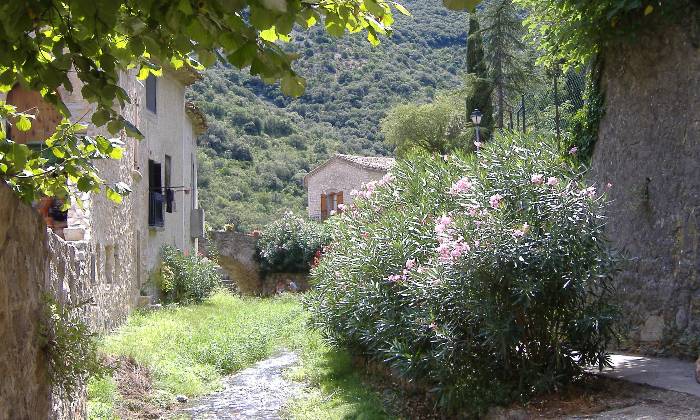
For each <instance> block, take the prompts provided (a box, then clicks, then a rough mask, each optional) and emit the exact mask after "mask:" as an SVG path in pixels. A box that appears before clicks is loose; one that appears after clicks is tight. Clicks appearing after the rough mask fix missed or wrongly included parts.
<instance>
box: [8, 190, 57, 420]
mask: <svg viewBox="0 0 700 420" xmlns="http://www.w3.org/2000/svg"><path fill="white" fill-rule="evenodd" d="M0 220H1V221H2V222H0V419H8V420H9V419H45V418H47V417H48V415H49V410H50V404H51V403H50V387H49V384H48V366H47V360H46V356H45V353H44V350H43V344H42V340H41V336H40V328H41V324H40V322H39V320H40V319H41V316H42V286H43V284H44V281H45V278H46V272H47V269H48V267H47V264H46V261H47V258H48V250H47V249H46V246H45V242H44V240H45V232H46V227H45V225H44V222H43V221H42V220H41V217H40V216H39V215H38V214H37V213H36V212H35V211H34V210H33V209H32V208H30V207H29V206H27V205H24V204H22V203H20V202H19V201H18V200H17V199H16V198H15V196H14V194H13V193H12V191H11V190H10V189H9V188H7V186H5V185H4V184H3V183H0Z"/></svg>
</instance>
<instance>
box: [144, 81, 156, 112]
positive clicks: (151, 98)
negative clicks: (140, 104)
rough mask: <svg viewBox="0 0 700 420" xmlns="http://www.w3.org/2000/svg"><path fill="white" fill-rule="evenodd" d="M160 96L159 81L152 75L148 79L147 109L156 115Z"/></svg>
mask: <svg viewBox="0 0 700 420" xmlns="http://www.w3.org/2000/svg"><path fill="white" fill-rule="evenodd" d="M157 96H158V79H156V77H155V76H154V75H152V74H149V75H148V77H147V78H146V109H147V110H149V111H151V112H152V113H154V114H155V113H156V110H157V106H156V105H157V101H156V98H157Z"/></svg>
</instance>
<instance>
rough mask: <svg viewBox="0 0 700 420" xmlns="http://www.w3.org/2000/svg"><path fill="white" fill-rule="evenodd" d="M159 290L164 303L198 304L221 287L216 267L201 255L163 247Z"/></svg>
mask: <svg viewBox="0 0 700 420" xmlns="http://www.w3.org/2000/svg"><path fill="white" fill-rule="evenodd" d="M160 274H161V275H160V279H159V286H160V290H161V292H163V297H164V301H165V302H166V303H185V304H190V303H201V302H202V301H203V300H204V299H206V298H207V297H209V296H210V295H211V294H212V293H213V292H214V289H216V287H217V286H218V285H219V284H220V283H221V276H220V274H219V271H218V270H217V265H216V263H214V262H213V261H211V260H209V259H208V258H206V257H203V256H200V255H185V254H183V253H182V251H180V250H179V249H177V248H174V247H172V246H168V245H166V246H164V247H163V249H162V266H161V273H160Z"/></svg>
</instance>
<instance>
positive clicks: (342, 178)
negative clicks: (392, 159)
mask: <svg viewBox="0 0 700 420" xmlns="http://www.w3.org/2000/svg"><path fill="white" fill-rule="evenodd" d="M385 174H386V172H385V171H380V170H371V169H365V168H361V167H358V166H355V165H352V164H350V163H347V162H345V161H343V160H340V159H333V160H332V161H331V162H330V163H328V164H327V165H326V166H325V167H323V168H321V169H320V170H319V171H318V172H316V173H315V174H312V175H311V176H309V177H308V179H307V203H308V212H309V217H311V218H313V219H320V218H321V194H323V193H326V194H327V193H329V192H340V191H342V192H343V201H344V203H345V204H346V205H350V204H352V201H353V199H352V197H351V196H350V192H351V191H352V190H359V189H360V188H361V187H362V184H365V183H367V182H370V181H378V180H380V179H381V178H382V177H383V176H384V175H385Z"/></svg>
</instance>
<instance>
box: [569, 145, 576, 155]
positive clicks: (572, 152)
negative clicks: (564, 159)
mask: <svg viewBox="0 0 700 420" xmlns="http://www.w3.org/2000/svg"><path fill="white" fill-rule="evenodd" d="M577 152H578V147H576V146H574V147H572V148H571V149H569V154H570V155H575V154H576V153H577Z"/></svg>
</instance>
